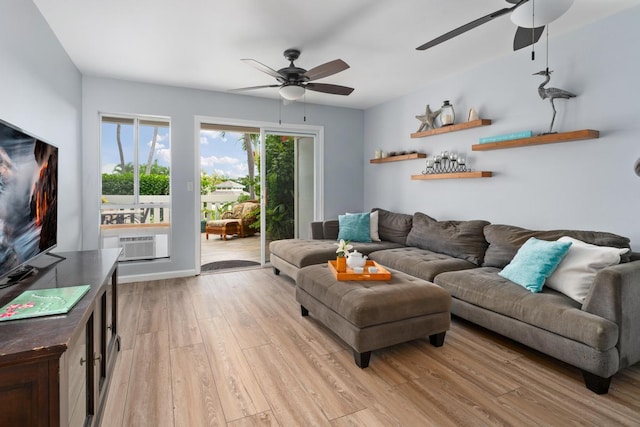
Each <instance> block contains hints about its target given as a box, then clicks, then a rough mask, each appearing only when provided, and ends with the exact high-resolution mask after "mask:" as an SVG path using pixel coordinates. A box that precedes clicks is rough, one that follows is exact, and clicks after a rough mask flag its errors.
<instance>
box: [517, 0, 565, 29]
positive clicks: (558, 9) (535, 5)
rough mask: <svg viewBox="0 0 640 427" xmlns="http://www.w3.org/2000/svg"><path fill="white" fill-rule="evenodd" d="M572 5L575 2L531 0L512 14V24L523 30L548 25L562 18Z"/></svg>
mask: <svg viewBox="0 0 640 427" xmlns="http://www.w3.org/2000/svg"><path fill="white" fill-rule="evenodd" d="M572 4H573V0H529V1H528V2H526V3H525V4H523V5H522V6H520V7H518V8H517V9H516V10H514V11H513V12H511V22H513V23H514V24H516V25H517V26H518V27H522V28H532V24H533V25H534V26H536V27H540V26H542V25H547V24H549V23H551V22H553V21H555V20H556V19H558V18H559V17H561V16H562V15H563V14H564V13H565V12H566V11H567V10H569V8H570V7H571V5H572ZM532 17H533V18H534V19H533V20H532V19H531V18H532Z"/></svg>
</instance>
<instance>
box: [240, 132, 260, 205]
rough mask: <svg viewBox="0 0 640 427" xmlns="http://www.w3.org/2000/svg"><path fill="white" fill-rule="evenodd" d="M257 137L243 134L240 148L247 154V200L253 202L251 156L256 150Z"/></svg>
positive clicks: (253, 159) (253, 167)
mask: <svg viewBox="0 0 640 427" xmlns="http://www.w3.org/2000/svg"><path fill="white" fill-rule="evenodd" d="M258 139H259V135H258V134H257V133H245V134H244V135H243V137H242V148H243V149H244V151H246V152H247V167H248V168H249V199H250V200H254V199H255V198H256V191H255V186H254V180H255V171H254V170H255V163H256V161H255V157H254V154H253V151H254V149H257V146H258Z"/></svg>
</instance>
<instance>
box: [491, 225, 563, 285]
mask: <svg viewBox="0 0 640 427" xmlns="http://www.w3.org/2000/svg"><path fill="white" fill-rule="evenodd" d="M570 246H571V242H548V241H546V240H539V239H536V238H535V237H531V238H530V239H529V240H527V241H526V242H525V244H524V245H522V246H521V247H520V249H518V252H517V253H516V255H515V256H514V257H513V259H512V260H511V262H510V263H509V264H508V265H507V266H506V267H505V268H504V269H503V270H502V271H501V272H500V273H498V275H500V276H502V277H504V278H505V279H509V280H511V281H512V282H514V283H517V284H518V285H520V286H522V287H524V288H527V289H528V290H530V291H531V292H540V291H541V290H542V287H543V286H544V282H545V280H547V277H549V276H551V273H553V271H554V270H555V269H556V267H557V266H558V264H560V262H561V261H562V259H563V258H564V257H565V255H567V252H568V251H569V247H570Z"/></svg>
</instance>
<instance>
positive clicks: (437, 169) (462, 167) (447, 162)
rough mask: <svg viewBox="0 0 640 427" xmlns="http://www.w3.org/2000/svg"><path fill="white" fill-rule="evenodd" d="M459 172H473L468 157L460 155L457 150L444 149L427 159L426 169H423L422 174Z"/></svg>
mask: <svg viewBox="0 0 640 427" xmlns="http://www.w3.org/2000/svg"><path fill="white" fill-rule="evenodd" d="M457 172H471V169H469V168H467V159H465V158H464V157H461V156H459V155H458V154H457V153H455V152H448V151H443V152H442V153H440V154H438V155H436V156H434V157H433V158H431V159H430V158H428V159H427V165H426V169H425V170H423V171H422V174H423V175H431V174H439V173H457Z"/></svg>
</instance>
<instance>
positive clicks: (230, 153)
mask: <svg viewBox="0 0 640 427" xmlns="http://www.w3.org/2000/svg"><path fill="white" fill-rule="evenodd" d="M241 138H242V134H241V133H236V132H225V133H224V135H223V134H222V133H221V132H218V131H201V132H200V165H201V168H202V170H203V171H206V172H207V174H208V175H211V174H212V173H213V172H215V173H217V174H218V175H224V176H228V177H229V178H239V177H244V176H247V173H248V170H249V168H248V167H247V153H246V152H245V151H244V150H243V149H242V139H241Z"/></svg>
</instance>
